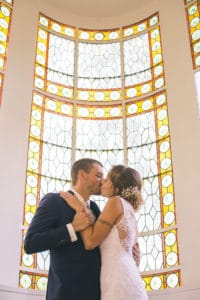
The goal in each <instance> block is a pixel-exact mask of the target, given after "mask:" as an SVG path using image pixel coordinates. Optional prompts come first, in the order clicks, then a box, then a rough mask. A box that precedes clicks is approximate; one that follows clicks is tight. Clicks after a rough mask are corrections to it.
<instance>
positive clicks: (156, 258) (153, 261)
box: [139, 234, 163, 272]
mask: <svg viewBox="0 0 200 300" xmlns="http://www.w3.org/2000/svg"><path fill="white" fill-rule="evenodd" d="M139 245H140V250H141V253H142V255H141V262H140V271H141V272H144V271H150V270H156V269H162V268H163V254H162V237H161V234H155V235H150V236H144V237H139Z"/></svg>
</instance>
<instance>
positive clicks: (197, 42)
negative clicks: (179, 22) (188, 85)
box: [185, 1, 200, 69]
mask: <svg viewBox="0 0 200 300" xmlns="http://www.w3.org/2000/svg"><path fill="white" fill-rule="evenodd" d="M187 3H188V5H187V6H186V8H185V9H186V16H187V21H188V28H189V38H190V44H191V51H192V60H193V67H194V69H197V68H199V67H200V3H199V1H193V2H191V3H190V2H187Z"/></svg>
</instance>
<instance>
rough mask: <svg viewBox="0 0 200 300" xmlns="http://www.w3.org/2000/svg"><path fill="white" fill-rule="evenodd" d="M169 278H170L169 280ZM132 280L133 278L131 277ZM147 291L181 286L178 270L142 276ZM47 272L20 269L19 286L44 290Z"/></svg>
mask: <svg viewBox="0 0 200 300" xmlns="http://www.w3.org/2000/svg"><path fill="white" fill-rule="evenodd" d="M170 279H171V280H170ZM133 280H134V279H133ZM142 280H143V282H144V285H145V288H146V290H147V291H153V290H154V291H155V290H161V289H165V288H174V287H179V286H181V273H180V271H179V270H177V271H172V272H169V273H156V274H152V275H150V276H145V275H144V276H142ZM47 281H48V276H47V274H43V275H41V274H40V273H32V272H26V271H20V273H19V282H20V284H19V287H20V288H26V289H34V290H41V291H45V290H46V287H47Z"/></svg>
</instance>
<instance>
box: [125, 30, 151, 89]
mask: <svg viewBox="0 0 200 300" xmlns="http://www.w3.org/2000/svg"><path fill="white" fill-rule="evenodd" d="M124 73H125V86H130V85H135V84H138V83H141V82H145V81H148V80H150V79H151V77H152V76H151V70H150V52H149V41H148V34H147V33H145V34H143V35H140V36H138V37H135V38H133V39H130V40H127V41H124Z"/></svg>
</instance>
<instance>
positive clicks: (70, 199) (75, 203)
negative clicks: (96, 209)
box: [60, 191, 83, 212]
mask: <svg viewBox="0 0 200 300" xmlns="http://www.w3.org/2000/svg"><path fill="white" fill-rule="evenodd" d="M60 196H61V197H62V198H63V199H64V200H65V202H66V203H67V204H68V205H69V206H71V207H72V208H73V209H74V210H75V211H76V212H78V211H81V210H82V209H83V205H82V203H81V202H80V201H79V200H78V199H77V198H76V196H74V195H72V194H71V193H68V192H63V191H62V192H60Z"/></svg>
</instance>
